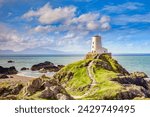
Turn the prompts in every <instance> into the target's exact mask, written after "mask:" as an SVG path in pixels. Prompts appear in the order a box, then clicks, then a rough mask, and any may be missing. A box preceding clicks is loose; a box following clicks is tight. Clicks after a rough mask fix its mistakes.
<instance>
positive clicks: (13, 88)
mask: <svg viewBox="0 0 150 117" xmlns="http://www.w3.org/2000/svg"><path fill="white" fill-rule="evenodd" d="M22 88H23V85H22V84H16V85H11V84H10V85H9V86H2V87H0V96H1V97H7V96H11V95H18V94H19V93H20V91H21V90H22Z"/></svg>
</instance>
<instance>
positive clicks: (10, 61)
mask: <svg viewBox="0 0 150 117" xmlns="http://www.w3.org/2000/svg"><path fill="white" fill-rule="evenodd" d="M7 62H8V63H14V62H15V61H12V60H9V61H7Z"/></svg>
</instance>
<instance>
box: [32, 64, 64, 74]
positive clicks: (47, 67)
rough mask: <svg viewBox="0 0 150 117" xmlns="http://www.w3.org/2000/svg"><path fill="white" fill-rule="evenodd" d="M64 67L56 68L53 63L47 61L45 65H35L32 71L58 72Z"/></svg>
mask: <svg viewBox="0 0 150 117" xmlns="http://www.w3.org/2000/svg"><path fill="white" fill-rule="evenodd" d="M62 67H63V65H58V66H55V65H54V64H53V63H51V62H48V61H45V62H44V63H39V64H36V65H33V66H32V67H31V70H32V71H40V72H42V73H46V72H57V71H59V70H60V69H61V68H62Z"/></svg>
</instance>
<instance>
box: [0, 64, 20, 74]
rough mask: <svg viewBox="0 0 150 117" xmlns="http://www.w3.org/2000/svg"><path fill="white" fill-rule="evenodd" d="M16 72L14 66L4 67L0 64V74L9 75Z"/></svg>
mask: <svg viewBox="0 0 150 117" xmlns="http://www.w3.org/2000/svg"><path fill="white" fill-rule="evenodd" d="M17 73H18V71H17V70H16V68H15V67H14V66H12V67H10V68H4V67H2V66H0V74H5V75H11V74H17Z"/></svg>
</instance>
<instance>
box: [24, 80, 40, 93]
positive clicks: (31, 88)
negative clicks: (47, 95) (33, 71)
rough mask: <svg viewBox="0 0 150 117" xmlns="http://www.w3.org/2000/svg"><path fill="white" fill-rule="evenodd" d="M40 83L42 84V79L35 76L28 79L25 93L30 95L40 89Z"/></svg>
mask: <svg viewBox="0 0 150 117" xmlns="http://www.w3.org/2000/svg"><path fill="white" fill-rule="evenodd" d="M42 85H43V81H42V79H40V78H36V79H34V80H32V81H30V82H29V83H28V84H27V86H26V87H25V95H27V96H30V95H32V94H34V93H35V92H37V91H40V90H41V87H42Z"/></svg>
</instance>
